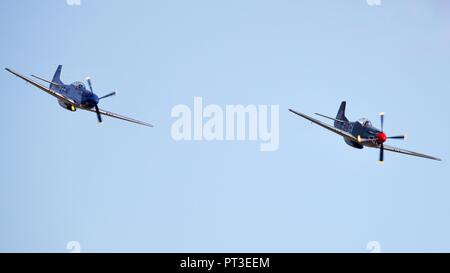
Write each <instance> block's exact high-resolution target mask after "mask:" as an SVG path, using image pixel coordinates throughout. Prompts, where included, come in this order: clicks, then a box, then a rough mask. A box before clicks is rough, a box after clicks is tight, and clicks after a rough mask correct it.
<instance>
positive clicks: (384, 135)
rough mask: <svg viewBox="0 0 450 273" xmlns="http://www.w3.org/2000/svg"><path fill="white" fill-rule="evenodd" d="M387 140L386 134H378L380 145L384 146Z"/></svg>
mask: <svg viewBox="0 0 450 273" xmlns="http://www.w3.org/2000/svg"><path fill="white" fill-rule="evenodd" d="M386 140H387V136H386V134H385V133H383V132H379V133H378V134H377V142H378V143H379V144H382V143H384V142H386Z"/></svg>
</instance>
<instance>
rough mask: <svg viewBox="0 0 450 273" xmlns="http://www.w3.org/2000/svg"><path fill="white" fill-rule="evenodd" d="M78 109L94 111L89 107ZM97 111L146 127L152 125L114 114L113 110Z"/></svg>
mask: <svg viewBox="0 0 450 273" xmlns="http://www.w3.org/2000/svg"><path fill="white" fill-rule="evenodd" d="M79 109H83V110H86V111H90V112H93V113H95V109H94V108H91V109H87V108H79ZM99 112H100V114H102V115H104V116H108V117H112V118H117V119H121V120H125V121H128V122H132V123H136V124H140V125H144V126H147V127H153V125H151V124H149V123H146V122H143V121H140V120H136V119H132V118H129V117H126V116H122V115H119V114H116V113H113V112H109V111H106V110H102V109H99Z"/></svg>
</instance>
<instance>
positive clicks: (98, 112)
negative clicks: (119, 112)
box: [86, 77, 102, 123]
mask: <svg viewBox="0 0 450 273" xmlns="http://www.w3.org/2000/svg"><path fill="white" fill-rule="evenodd" d="M86 81H87V83H88V85H89V90H90V91H91V93H92V94H94V89H92V83H91V78H90V77H86ZM95 113H97V120H98V122H99V123H102V115H101V114H100V109H98V105H97V104H95Z"/></svg>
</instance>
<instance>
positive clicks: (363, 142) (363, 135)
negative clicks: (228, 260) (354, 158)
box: [289, 101, 442, 163]
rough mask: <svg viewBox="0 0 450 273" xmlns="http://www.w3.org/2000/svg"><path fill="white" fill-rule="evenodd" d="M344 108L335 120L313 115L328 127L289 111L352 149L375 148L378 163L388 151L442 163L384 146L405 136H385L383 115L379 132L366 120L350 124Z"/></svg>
mask: <svg viewBox="0 0 450 273" xmlns="http://www.w3.org/2000/svg"><path fill="white" fill-rule="evenodd" d="M345 107H346V102H345V101H343V102H342V103H341V106H340V108H339V111H338V113H337V115H336V118H332V117H329V116H326V115H322V114H319V113H315V114H316V115H318V116H320V117H323V118H327V119H330V120H333V121H334V126H331V125H328V124H326V123H324V122H321V121H319V120H317V119H315V118H313V117H310V116H307V115H305V114H303V113H300V112H297V111H294V110H292V109H289V111H291V112H292V113H294V114H296V115H299V116H300V117H302V118H305V119H307V120H309V121H311V122H313V123H315V124H317V125H319V126H321V127H323V128H325V129H328V130H330V131H331V132H333V133H336V134H338V135H340V136H342V137H343V138H344V141H345V143H347V144H348V145H350V146H352V147H353V148H357V149H363V148H364V147H370V148H376V149H379V150H380V156H379V161H380V163H383V162H384V151H385V150H386V151H390V152H395V153H400V154H405V155H410V156H417V157H422V158H427V159H432V160H438V161H442V160H441V159H440V158H437V157H433V156H429V155H425V154H420V153H416V152H412V151H408V150H404V149H400V148H397V147H392V146H388V145H385V144H384V143H385V142H386V140H388V139H405V138H406V135H400V136H387V135H386V133H385V132H384V131H383V126H384V113H380V121H381V130H379V129H377V128H375V127H374V126H373V125H372V123H371V122H370V120H368V119H366V118H361V119H359V120H358V121H356V122H351V121H349V120H348V119H347V117H346V116H345Z"/></svg>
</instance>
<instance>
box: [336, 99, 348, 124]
mask: <svg viewBox="0 0 450 273" xmlns="http://www.w3.org/2000/svg"><path fill="white" fill-rule="evenodd" d="M346 104H347V103H346V102H345V101H343V102H341V107H339V111H338V113H337V115H336V119H338V120H343V121H348V119H347V117H346V116H345V106H346ZM341 126H342V124H341V123H340V122H337V121H335V122H334V127H336V128H339V127H341Z"/></svg>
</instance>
